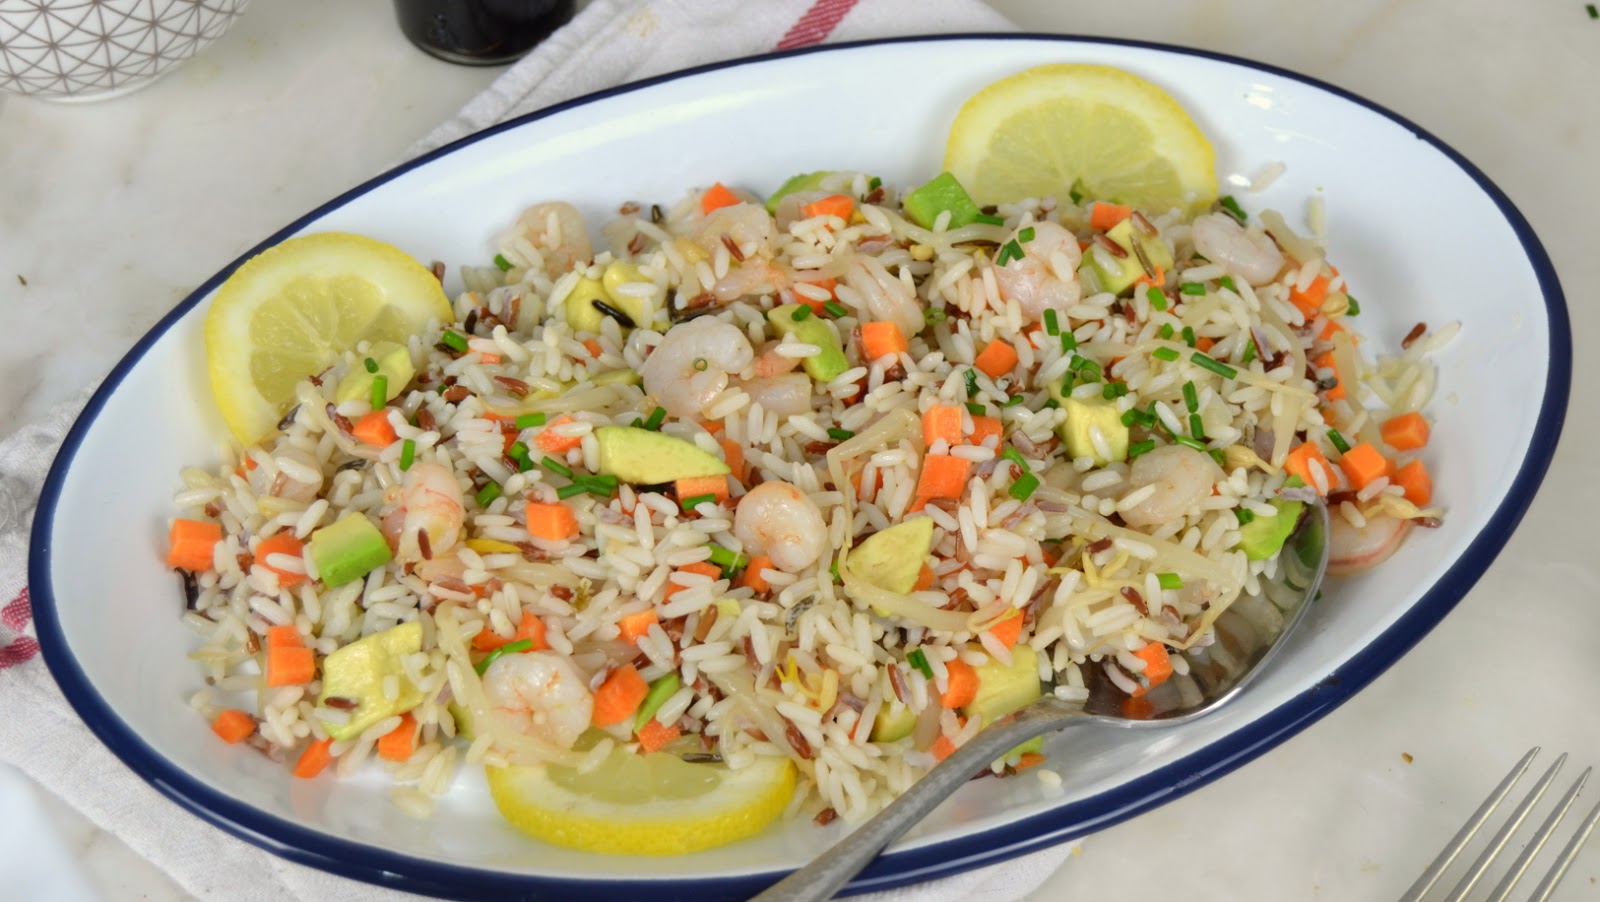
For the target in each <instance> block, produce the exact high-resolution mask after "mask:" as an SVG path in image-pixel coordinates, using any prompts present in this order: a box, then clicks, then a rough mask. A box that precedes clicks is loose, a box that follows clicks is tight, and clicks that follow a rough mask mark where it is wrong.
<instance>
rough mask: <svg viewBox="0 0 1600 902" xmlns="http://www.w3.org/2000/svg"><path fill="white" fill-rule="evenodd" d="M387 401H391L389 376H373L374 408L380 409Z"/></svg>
mask: <svg viewBox="0 0 1600 902" xmlns="http://www.w3.org/2000/svg"><path fill="white" fill-rule="evenodd" d="M387 403H389V377H388V376H382V375H379V376H373V377H372V409H373V410H379V409H381V408H382V407H383V405H385V404H387Z"/></svg>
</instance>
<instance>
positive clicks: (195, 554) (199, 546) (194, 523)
mask: <svg viewBox="0 0 1600 902" xmlns="http://www.w3.org/2000/svg"><path fill="white" fill-rule="evenodd" d="M167 538H168V540H170V541H171V543H172V548H171V550H170V551H168V552H167V566H168V567H179V568H182V569H184V570H196V571H199V570H210V569H211V556H212V552H213V551H214V550H215V549H216V547H217V543H218V542H220V541H222V524H220V523H212V522H210V521H209V520H184V519H182V518H179V519H177V520H173V521H172V529H171V530H170V531H168V533H167Z"/></svg>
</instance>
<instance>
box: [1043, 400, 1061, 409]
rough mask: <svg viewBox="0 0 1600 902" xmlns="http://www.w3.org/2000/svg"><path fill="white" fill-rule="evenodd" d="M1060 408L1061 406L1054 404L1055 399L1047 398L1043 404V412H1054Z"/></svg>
mask: <svg viewBox="0 0 1600 902" xmlns="http://www.w3.org/2000/svg"><path fill="white" fill-rule="evenodd" d="M1060 406H1061V405H1060V404H1057V403H1056V399H1055V398H1049V399H1047V400H1046V401H1045V402H1044V409H1045V410H1055V409H1056V408H1058V407H1060Z"/></svg>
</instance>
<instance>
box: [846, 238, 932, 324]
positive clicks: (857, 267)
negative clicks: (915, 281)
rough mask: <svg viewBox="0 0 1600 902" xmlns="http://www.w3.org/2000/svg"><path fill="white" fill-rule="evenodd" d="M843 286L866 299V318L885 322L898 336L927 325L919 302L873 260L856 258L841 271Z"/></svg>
mask: <svg viewBox="0 0 1600 902" xmlns="http://www.w3.org/2000/svg"><path fill="white" fill-rule="evenodd" d="M843 281H844V283H845V284H846V285H848V286H850V288H851V289H853V290H854V291H855V292H856V293H857V294H859V295H861V297H863V298H865V299H866V302H867V310H866V312H867V313H868V314H869V316H868V317H867V318H869V319H877V320H888V321H889V322H892V323H894V324H895V325H897V326H899V327H900V333H901V334H902V335H916V334H917V333H918V332H921V331H922V328H923V326H925V325H927V324H926V323H925V322H924V321H923V314H922V302H921V301H919V300H917V296H916V294H915V292H913V291H912V290H911V289H910V288H908V287H906V283H904V282H902V281H900V280H899V279H898V278H896V277H895V276H894V275H893V274H891V273H890V272H889V270H887V269H885V268H884V265H883V264H882V263H879V262H878V260H877V259H876V258H875V257H857V258H856V259H855V260H853V261H852V262H851V263H850V268H849V269H847V270H845V274H844V279H843Z"/></svg>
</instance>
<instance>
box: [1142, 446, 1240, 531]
mask: <svg viewBox="0 0 1600 902" xmlns="http://www.w3.org/2000/svg"><path fill="white" fill-rule="evenodd" d="M1222 476H1223V473H1222V468H1221V467H1219V466H1217V463H1216V461H1214V460H1212V459H1211V458H1210V457H1209V456H1207V455H1206V454H1205V453H1203V452H1200V451H1196V450H1194V449H1193V448H1185V447H1184V446H1182V445H1165V446H1163V447H1160V448H1157V449H1155V450H1154V451H1150V452H1148V453H1145V454H1142V455H1140V456H1139V457H1137V458H1135V459H1134V461H1133V465H1132V466H1131V467H1129V468H1128V485H1129V494H1131V493H1132V492H1136V491H1138V490H1140V489H1142V488H1144V487H1145V486H1154V487H1155V491H1154V492H1152V493H1151V494H1150V497H1148V498H1146V499H1144V500H1143V501H1140V502H1139V503H1138V504H1135V505H1134V506H1132V507H1130V508H1128V509H1127V510H1125V511H1122V519H1123V521H1124V522H1126V523H1127V524H1128V525H1129V526H1135V527H1139V526H1155V525H1157V524H1160V523H1166V522H1170V521H1172V520H1176V519H1178V518H1179V517H1182V516H1184V514H1186V513H1187V512H1188V511H1189V510H1190V509H1191V508H1193V507H1194V506H1195V505H1196V504H1199V503H1200V502H1201V501H1202V500H1204V499H1205V498H1206V496H1208V495H1210V494H1211V487H1212V486H1214V485H1216V483H1217V480H1219V479H1221V478H1222Z"/></svg>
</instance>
